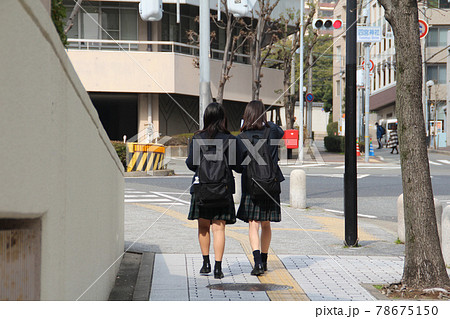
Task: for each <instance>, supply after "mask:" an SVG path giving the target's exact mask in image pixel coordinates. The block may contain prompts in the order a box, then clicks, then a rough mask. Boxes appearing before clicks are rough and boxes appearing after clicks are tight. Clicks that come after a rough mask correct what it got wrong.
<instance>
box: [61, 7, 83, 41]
mask: <svg viewBox="0 0 450 319" xmlns="http://www.w3.org/2000/svg"><path fill="white" fill-rule="evenodd" d="M82 2H83V0H77V2H76V3H75V7H73V10H72V12H71V13H70V16H69V19H68V20H67V22H66V26H65V27H64V33H65V34H67V32H69V30H70V29H72V27H73V19H74V18H75V16H76V15H77V13H78V11H80V8H81V3H82Z"/></svg>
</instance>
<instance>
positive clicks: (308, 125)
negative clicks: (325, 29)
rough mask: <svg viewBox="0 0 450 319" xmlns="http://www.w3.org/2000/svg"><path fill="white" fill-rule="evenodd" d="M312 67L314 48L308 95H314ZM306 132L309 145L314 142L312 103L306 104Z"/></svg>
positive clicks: (310, 56)
mask: <svg viewBox="0 0 450 319" xmlns="http://www.w3.org/2000/svg"><path fill="white" fill-rule="evenodd" d="M312 65H313V53H312V48H311V50H310V51H309V70H308V93H311V94H312V78H313V73H312ZM306 113H307V114H306V130H307V131H308V140H309V141H308V142H309V143H308V145H311V142H312V138H313V136H312V102H309V101H307V102H306Z"/></svg>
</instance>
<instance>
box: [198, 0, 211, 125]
mask: <svg viewBox="0 0 450 319" xmlns="http://www.w3.org/2000/svg"><path fill="white" fill-rule="evenodd" d="M209 14H210V10H209V0H200V36H199V37H200V63H199V64H200V88H199V89H200V92H199V123H200V129H203V124H204V123H203V113H204V112H205V109H206V107H207V106H208V104H209V103H211V102H212V94H211V86H210V77H211V75H210V66H209V49H210V25H209V23H210V17H209Z"/></svg>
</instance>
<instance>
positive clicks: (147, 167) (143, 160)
mask: <svg viewBox="0 0 450 319" xmlns="http://www.w3.org/2000/svg"><path fill="white" fill-rule="evenodd" d="M165 153H166V148H165V147H164V145H161V144H138V143H127V172H133V171H156V170H161V169H163V168H164V155H165Z"/></svg>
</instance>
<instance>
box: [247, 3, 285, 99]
mask: <svg viewBox="0 0 450 319" xmlns="http://www.w3.org/2000/svg"><path fill="white" fill-rule="evenodd" d="M279 2H280V0H274V2H273V3H272V4H271V0H258V5H259V8H255V9H254V12H255V13H256V19H257V22H256V26H254V19H253V18H252V22H251V24H250V31H249V34H248V37H249V41H250V62H251V64H252V100H257V99H259V92H260V89H261V78H262V77H263V74H262V73H261V68H262V66H263V64H264V62H265V61H266V59H267V57H268V56H269V55H270V52H271V49H272V46H273V43H274V41H275V40H276V39H277V34H278V33H279V27H278V22H277V21H276V20H275V19H272V18H271V14H272V12H273V10H274V9H275V7H276V6H277V5H278V3H279ZM254 16H255V15H254Z"/></svg>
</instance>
